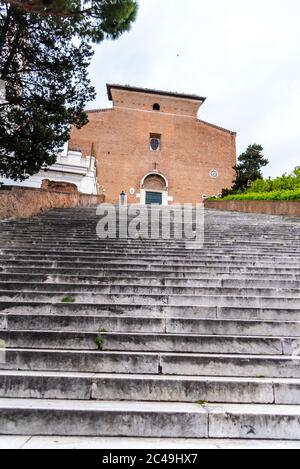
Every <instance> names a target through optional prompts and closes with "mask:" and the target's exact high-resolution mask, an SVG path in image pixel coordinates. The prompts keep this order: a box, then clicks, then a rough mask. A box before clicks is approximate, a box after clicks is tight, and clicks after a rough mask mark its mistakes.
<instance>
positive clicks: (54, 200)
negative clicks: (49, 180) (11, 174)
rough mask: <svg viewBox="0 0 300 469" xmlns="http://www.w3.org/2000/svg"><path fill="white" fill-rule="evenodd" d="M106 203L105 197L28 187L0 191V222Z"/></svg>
mask: <svg viewBox="0 0 300 469" xmlns="http://www.w3.org/2000/svg"><path fill="white" fill-rule="evenodd" d="M103 202H104V196H102V195H100V196H97V195H85V194H80V193H79V192H78V191H76V192H73V193H68V192H62V191H60V192H58V191H51V190H43V189H32V188H26V187H8V188H6V189H5V190H3V189H2V190H0V220H5V219H12V218H13V219H17V218H30V217H32V216H34V215H38V214H39V213H42V212H45V211H46V210H49V209H51V208H72V207H89V206H93V205H97V204H100V203H103Z"/></svg>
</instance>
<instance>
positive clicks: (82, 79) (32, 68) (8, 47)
mask: <svg viewBox="0 0 300 469" xmlns="http://www.w3.org/2000/svg"><path fill="white" fill-rule="evenodd" d="M15 3H23V4H25V3H30V4H36V5H37V4H42V3H47V2H44V1H43V0H32V2H31V1H30V2H26V1H24V2H22V1H21V0H20V1H19V2H13V1H12V2H6V1H3V0H0V79H2V80H4V81H5V84H6V102H5V103H0V175H2V176H6V177H10V178H12V179H15V180H17V179H21V180H22V179H24V178H26V177H28V176H30V175H32V174H35V173H37V172H38V171H39V170H40V169H41V168H42V167H43V166H44V165H51V164H53V163H54V162H55V160H56V156H57V153H58V152H59V151H60V150H61V149H62V146H63V144H64V143H65V142H66V141H67V140H68V138H69V133H70V126H71V125H73V126H75V127H77V128H80V127H82V126H83V125H85V124H86V123H87V122H88V119H87V115H86V113H85V112H84V108H85V106H86V103H87V102H88V101H90V100H92V99H94V97H95V90H94V88H93V87H92V86H91V84H90V80H89V77H88V66H89V64H90V61H91V58H92V56H93V50H92V46H91V42H99V41H101V40H102V39H104V38H105V37H107V38H116V37H118V36H119V35H120V34H121V33H122V32H123V31H125V30H126V29H128V27H129V25H130V24H131V22H132V20H133V19H134V18H135V16H134V15H132V14H131V15H129V16H128V15H127V16H126V14H125V13H124V12H127V13H128V11H129V10H130V8H129V6H130V5H131V7H132V6H133V5H135V9H134V11H135V13H136V3H135V2H133V1H131V0H124V2H123V1H119V0H116V1H114V0H110V1H102V2H100V1H98V2H91V3H93V5H94V3H95V4H97V6H99V8H100V4H101V5H102V10H101V11H102V13H101V15H102V16H101V20H100V19H99V18H100V16H99V17H97V18H98V19H93V18H92V17H89V16H87V15H83V16H82V15H81V16H76V15H75V16H72V15H71V14H70V15H65V14H64V15H62V16H60V15H58V14H57V13H55V14H45V12H43V13H38V12H34V13H32V12H28V11H27V10H26V9H24V5H23V7H22V8H19V7H18V6H16V5H15ZM50 3H52V4H53V5H54V4H59V3H62V2H59V1H54V2H51V1H50V2H49V4H50ZM63 3H65V4H67V3H68V4H69V5H71V6H72V8H74V6H75V7H76V5H77V4H78V5H79V3H80V7H81V4H82V3H83V4H86V3H88V2H77V0H74V1H73V0H67V2H65V1H64V0H63ZM121 4H122V8H121V7H120V9H119V10H118V8H117V6H120V5H121ZM125 5H127V7H128V9H129V10H128V9H125V10H126V11H125V10H124V9H123V6H125ZM109 6H112V7H113V8H112V9H110V8H109ZM64 11H66V10H64ZM130 11H131V10H130ZM56 12H57V10H56ZM99 15H100V13H99ZM122 15H124V16H122ZM122 18H123V21H122Z"/></svg>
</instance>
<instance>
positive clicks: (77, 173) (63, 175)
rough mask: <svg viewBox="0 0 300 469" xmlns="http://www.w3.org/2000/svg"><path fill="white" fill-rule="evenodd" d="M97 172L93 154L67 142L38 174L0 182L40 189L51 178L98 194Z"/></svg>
mask: <svg viewBox="0 0 300 469" xmlns="http://www.w3.org/2000/svg"><path fill="white" fill-rule="evenodd" d="M3 103H5V82H4V81H3V80H0V104H3ZM96 173H97V168H96V160H95V158H94V157H93V156H87V157H85V158H83V157H82V153H81V152H80V151H72V150H68V145H67V144H66V146H65V149H64V151H63V152H62V153H61V154H59V155H58V156H57V160H56V163H55V164H54V165H52V166H50V167H47V168H45V169H42V170H41V171H40V172H39V173H38V174H35V175H34V176H30V177H29V178H28V179H26V180H25V181H13V180H12V179H7V178H3V177H0V184H1V185H6V186H8V185H9V186H22V187H33V188H36V189H39V188H40V187H41V185H42V181H43V180H44V179H49V180H50V181H55V182H69V183H72V184H75V185H76V186H77V188H78V191H79V192H81V193H83V194H93V195H96V194H98V193H99V188H98V183H97V174H96Z"/></svg>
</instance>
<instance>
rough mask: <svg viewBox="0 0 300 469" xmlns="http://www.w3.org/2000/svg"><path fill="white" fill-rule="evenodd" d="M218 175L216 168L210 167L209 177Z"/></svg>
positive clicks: (214, 177) (215, 177)
mask: <svg viewBox="0 0 300 469" xmlns="http://www.w3.org/2000/svg"><path fill="white" fill-rule="evenodd" d="M218 176H219V173H218V171H217V170H216V169H212V170H211V172H210V177H211V178H213V179H217V177H218Z"/></svg>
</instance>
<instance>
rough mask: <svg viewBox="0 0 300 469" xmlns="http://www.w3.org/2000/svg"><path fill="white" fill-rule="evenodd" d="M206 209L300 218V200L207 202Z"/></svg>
mask: <svg viewBox="0 0 300 469" xmlns="http://www.w3.org/2000/svg"><path fill="white" fill-rule="evenodd" d="M205 208H212V209H217V210H226V211H234V212H244V213H265V214H268V215H288V216H291V217H300V200H207V201H206V202H205Z"/></svg>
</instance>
